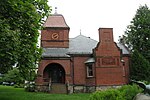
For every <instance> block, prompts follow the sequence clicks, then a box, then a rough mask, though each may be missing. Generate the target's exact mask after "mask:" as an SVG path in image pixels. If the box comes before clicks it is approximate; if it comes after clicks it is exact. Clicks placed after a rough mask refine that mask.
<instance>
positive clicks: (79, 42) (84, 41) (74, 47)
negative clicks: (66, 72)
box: [42, 35, 130, 57]
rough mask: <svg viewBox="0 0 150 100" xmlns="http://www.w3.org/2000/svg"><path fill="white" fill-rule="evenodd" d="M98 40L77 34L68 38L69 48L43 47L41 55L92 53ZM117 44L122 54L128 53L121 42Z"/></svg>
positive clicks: (61, 55) (66, 55)
mask: <svg viewBox="0 0 150 100" xmlns="http://www.w3.org/2000/svg"><path fill="white" fill-rule="evenodd" d="M97 43H98V41H96V40H93V39H91V38H89V37H86V36H83V35H78V36H77V37H75V38H71V39H70V40H69V48H44V52H43V54H42V56H43V57H70V56H69V54H92V53H93V51H92V50H93V49H94V48H95V47H96V45H97ZM117 46H118V47H119V48H120V49H121V50H122V53H123V54H130V53H129V50H128V49H127V48H126V47H125V46H124V45H123V44H121V43H117Z"/></svg>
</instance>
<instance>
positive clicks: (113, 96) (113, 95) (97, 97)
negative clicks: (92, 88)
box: [90, 89, 125, 100]
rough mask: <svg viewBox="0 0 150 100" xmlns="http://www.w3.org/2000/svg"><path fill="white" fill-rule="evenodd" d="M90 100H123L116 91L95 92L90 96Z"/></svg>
mask: <svg viewBox="0 0 150 100" xmlns="http://www.w3.org/2000/svg"><path fill="white" fill-rule="evenodd" d="M90 100H125V99H124V98H123V97H122V95H121V92H120V91H118V90H116V89H109V90H106V91H97V92H95V93H94V94H92V95H91V97H90Z"/></svg>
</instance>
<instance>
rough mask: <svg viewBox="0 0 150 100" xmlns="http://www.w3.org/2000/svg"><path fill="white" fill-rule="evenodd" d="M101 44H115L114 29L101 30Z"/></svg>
mask: <svg viewBox="0 0 150 100" xmlns="http://www.w3.org/2000/svg"><path fill="white" fill-rule="evenodd" d="M99 42H101V43H110V42H114V39H113V28H99Z"/></svg>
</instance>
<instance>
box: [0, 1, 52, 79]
mask: <svg viewBox="0 0 150 100" xmlns="http://www.w3.org/2000/svg"><path fill="white" fill-rule="evenodd" d="M47 2H48V1H47V0H0V22H1V23H3V24H1V25H0V44H3V45H2V46H1V48H0V51H3V52H0V67H1V68H0V69H2V70H0V71H1V72H2V73H4V72H5V73H6V72H7V71H8V70H9V69H11V68H12V66H13V65H16V67H17V68H18V69H19V72H20V73H21V75H22V76H23V77H24V78H25V79H27V80H29V79H30V78H29V75H30V72H31V70H33V69H35V67H36V65H37V61H38V60H39V59H40V55H41V52H40V51H41V49H40V48H38V45H37V43H38V36H39V30H40V29H41V25H42V23H43V19H44V18H45V17H46V16H48V15H49V14H50V11H51V9H50V7H49V6H48V5H47ZM5 26H6V28H5Z"/></svg>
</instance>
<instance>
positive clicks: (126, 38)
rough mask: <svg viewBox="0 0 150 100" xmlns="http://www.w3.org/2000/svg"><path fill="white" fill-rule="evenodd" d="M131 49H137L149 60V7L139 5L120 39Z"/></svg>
mask: <svg viewBox="0 0 150 100" xmlns="http://www.w3.org/2000/svg"><path fill="white" fill-rule="evenodd" d="M120 41H121V42H123V43H125V44H126V45H127V46H128V47H129V48H130V49H131V50H137V51H138V52H139V53H141V54H142V55H143V56H144V57H145V58H146V59H147V60H148V61H149V62H150V46H149V45H150V9H149V8H148V7H147V5H145V6H140V7H139V9H137V12H136V14H135V16H134V18H133V20H132V21H131V24H130V25H129V26H128V27H127V30H126V31H125V34H124V35H123V37H122V38H121V40H120Z"/></svg>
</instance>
